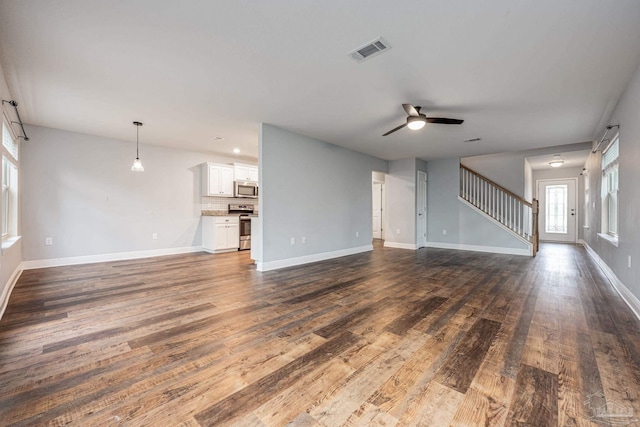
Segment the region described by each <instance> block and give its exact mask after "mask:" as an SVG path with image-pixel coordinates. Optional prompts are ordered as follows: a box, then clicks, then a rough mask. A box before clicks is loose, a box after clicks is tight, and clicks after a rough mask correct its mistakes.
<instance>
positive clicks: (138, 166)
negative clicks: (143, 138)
mask: <svg viewBox="0 0 640 427" xmlns="http://www.w3.org/2000/svg"><path fill="white" fill-rule="evenodd" d="M133 124H134V125H135V127H136V159H135V160H134V161H133V166H131V170H132V171H133V172H144V168H143V167H142V161H140V154H139V149H138V146H139V142H138V133H139V131H140V126H142V123H141V122H133Z"/></svg>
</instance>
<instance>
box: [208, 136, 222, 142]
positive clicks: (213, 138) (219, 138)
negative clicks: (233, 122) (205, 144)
mask: <svg viewBox="0 0 640 427" xmlns="http://www.w3.org/2000/svg"><path fill="white" fill-rule="evenodd" d="M211 139H212V140H213V141H222V140H223V139H224V138H223V137H221V136H214V137H212V138H211Z"/></svg>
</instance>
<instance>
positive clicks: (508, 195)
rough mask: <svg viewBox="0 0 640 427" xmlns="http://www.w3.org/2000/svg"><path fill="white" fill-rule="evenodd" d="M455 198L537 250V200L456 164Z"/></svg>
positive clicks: (533, 253) (533, 250) (533, 254)
mask: <svg viewBox="0 0 640 427" xmlns="http://www.w3.org/2000/svg"><path fill="white" fill-rule="evenodd" d="M459 199H460V200H462V201H463V202H465V203H466V204H468V205H470V206H472V207H474V208H476V209H477V210H479V211H480V212H481V213H482V214H484V215H485V216H487V217H489V218H490V219H492V220H493V221H494V222H497V223H498V224H500V225H501V226H502V227H503V228H505V229H506V230H507V231H509V232H511V233H512V234H514V235H516V236H517V237H518V238H520V239H522V240H525V241H526V242H528V243H530V244H531V247H532V251H531V252H532V254H531V255H532V256H536V253H537V252H538V244H539V242H538V201H537V200H536V199H533V202H528V201H526V200H525V199H523V198H522V197H520V196H518V195H517V194H514V193H512V192H511V191H509V190H507V189H506V188H504V187H502V186H500V185H498V184H496V183H495V182H493V181H491V180H490V179H489V178H486V177H484V176H482V175H480V174H479V173H477V172H475V171H474V170H472V169H469V168H468V167H466V166H464V165H462V164H461V165H460V194H459Z"/></svg>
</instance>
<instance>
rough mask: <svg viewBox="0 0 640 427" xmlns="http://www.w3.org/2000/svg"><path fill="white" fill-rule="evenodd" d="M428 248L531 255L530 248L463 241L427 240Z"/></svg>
mask: <svg viewBox="0 0 640 427" xmlns="http://www.w3.org/2000/svg"><path fill="white" fill-rule="evenodd" d="M427 247H428V248H440V249H455V250H458V251H474V252H489V253H492V254H506V255H522V256H531V251H530V249H518V248H501V247H497V246H480V245H465V244H464V243H444V242H427Z"/></svg>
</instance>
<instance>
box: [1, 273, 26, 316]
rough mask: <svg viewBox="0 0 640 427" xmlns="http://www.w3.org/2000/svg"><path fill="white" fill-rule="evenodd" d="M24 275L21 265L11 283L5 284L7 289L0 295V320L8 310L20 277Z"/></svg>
mask: <svg viewBox="0 0 640 427" xmlns="http://www.w3.org/2000/svg"><path fill="white" fill-rule="evenodd" d="M21 274H22V267H21V266H20V265H19V266H18V267H17V268H16V269H15V271H14V272H13V274H11V277H10V278H9V281H8V282H7V283H5V284H4V286H5V288H4V289H3V290H2V294H1V295H0V319H2V316H3V315H4V311H5V310H6V309H7V304H8V303H9V297H11V292H12V291H13V288H14V286H16V283H17V282H18V279H19V278H20V275H21Z"/></svg>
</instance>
